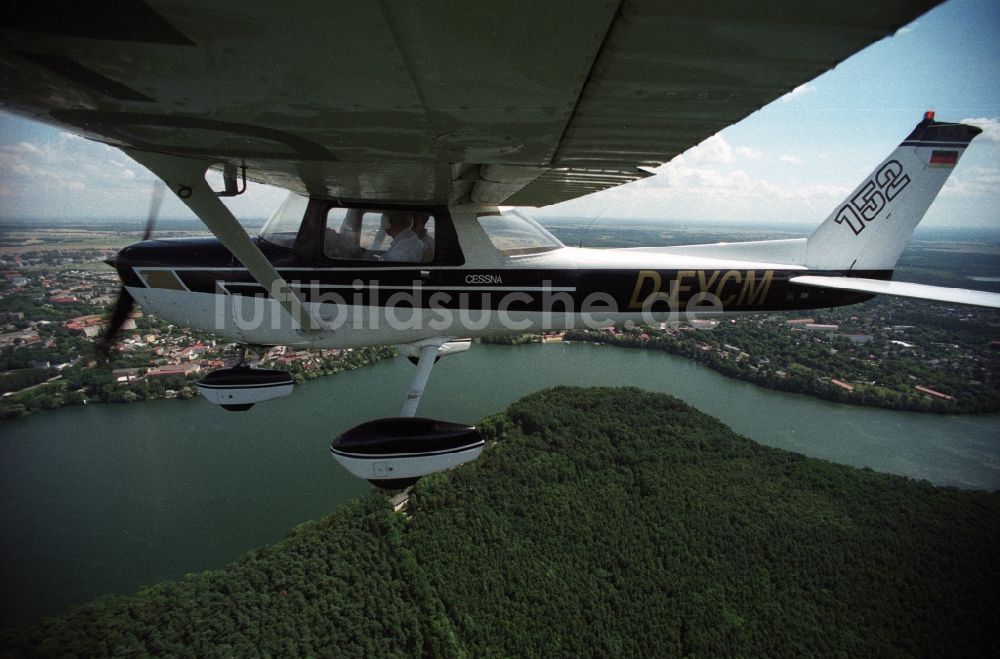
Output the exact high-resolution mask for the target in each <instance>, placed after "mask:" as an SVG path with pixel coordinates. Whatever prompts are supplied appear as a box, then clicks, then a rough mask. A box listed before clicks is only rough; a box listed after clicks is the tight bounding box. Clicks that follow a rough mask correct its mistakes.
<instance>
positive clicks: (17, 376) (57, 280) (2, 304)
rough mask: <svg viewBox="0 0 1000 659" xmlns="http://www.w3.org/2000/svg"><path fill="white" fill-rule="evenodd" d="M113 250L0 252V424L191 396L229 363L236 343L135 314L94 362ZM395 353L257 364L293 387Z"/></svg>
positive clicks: (289, 356) (274, 353)
mask: <svg viewBox="0 0 1000 659" xmlns="http://www.w3.org/2000/svg"><path fill="white" fill-rule="evenodd" d="M19 242H20V241H19ZM111 242H113V241H111ZM114 251H115V249H114V248H113V247H89V246H86V247H83V246H80V245H79V244H70V245H69V246H62V245H60V243H59V242H58V241H31V242H30V243H29V244H26V245H25V244H19V245H14V246H12V245H11V244H10V241H5V244H4V245H3V246H2V247H0V271H2V272H3V279H2V281H0V419H3V418H11V417H16V416H21V415H24V414H29V413H31V412H36V411H39V410H47V409H54V408H57V407H62V406H64V405H79V404H90V403H96V402H116V403H125V402H132V401H139V400H152V399H158V398H191V397H193V396H195V395H196V391H195V388H194V386H193V381H194V380H195V379H197V378H198V377H200V376H201V375H203V374H204V372H205V371H208V370H211V369H213V368H218V367H222V366H227V365H231V364H232V363H234V362H235V360H236V358H237V352H236V346H235V344H231V343H222V342H219V341H217V340H216V339H215V338H214V337H212V336H211V335H208V334H204V333H200V332H196V331H192V330H190V329H188V328H184V327H176V326H174V325H169V324H166V323H164V322H162V321H160V320H159V319H157V318H155V317H153V316H150V315H147V314H144V313H143V312H142V311H141V310H137V311H135V312H133V313H132V315H131V317H130V318H129V319H128V321H126V323H125V325H124V326H123V328H122V332H121V334H120V335H119V341H118V345H117V349H116V351H115V352H114V354H113V355H112V357H111V363H110V364H102V363H99V360H98V359H97V356H96V350H95V348H96V341H97V339H98V338H99V337H101V336H102V333H103V332H104V331H105V330H106V328H107V321H106V317H107V314H108V311H109V309H110V305H112V304H113V303H114V300H115V298H116V296H117V294H118V290H119V287H120V285H121V284H120V282H119V280H118V277H117V275H116V274H115V273H114V271H113V270H112V269H111V267H110V266H108V265H106V264H104V263H103V261H104V259H106V258H108V257H110V256H111V255H112V254H113V253H114ZM394 355H395V351H394V350H393V349H392V348H387V347H379V348H360V349H344V350H338V349H328V350H292V349H288V348H285V347H284V346H276V347H273V348H270V349H269V350H267V351H266V352H265V353H264V354H262V355H258V357H260V363H261V364H262V365H265V366H268V367H270V368H277V369H282V370H286V371H289V372H291V373H292V374H293V377H294V378H295V380H296V382H297V383H302V382H304V381H306V380H310V379H313V378H317V377H321V376H324V375H332V374H335V373H339V372H341V371H345V370H350V369H354V368H358V367H361V366H364V365H367V364H370V363H372V362H374V361H376V360H379V359H384V358H386V357H391V356H394Z"/></svg>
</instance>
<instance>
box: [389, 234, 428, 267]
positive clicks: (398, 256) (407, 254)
mask: <svg viewBox="0 0 1000 659" xmlns="http://www.w3.org/2000/svg"><path fill="white" fill-rule="evenodd" d="M423 258H424V241H422V240H420V238H417V234H415V233H413V230H412V229H403V230H402V231H400V232H399V233H398V234H396V237H395V238H393V240H392V244H391V245H389V249H387V250H385V252H384V253H383V254H382V260H383V261H404V262H407V263H420V262H421V261H423Z"/></svg>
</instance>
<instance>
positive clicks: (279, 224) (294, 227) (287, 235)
mask: <svg viewBox="0 0 1000 659" xmlns="http://www.w3.org/2000/svg"><path fill="white" fill-rule="evenodd" d="M308 205H309V198H308V197H303V196H301V195H297V194H295V193H294V192H291V193H289V194H288V197H287V198H286V199H285V201H284V202H282V204H281V206H279V207H278V210H276V211H275V212H274V215H272V216H271V217H270V219H268V221H267V222H265V223H264V227H263V228H262V229H261V230H260V237H261V238H263V239H264V240H266V241H267V242H269V243H271V244H272V245H278V246H279V247H287V248H289V249H291V248H292V246H293V245H294V244H295V236H297V235H298V233H299V227H300V226H302V218H303V217H304V216H305V213H306V206H308Z"/></svg>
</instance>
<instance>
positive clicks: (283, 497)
mask: <svg viewBox="0 0 1000 659" xmlns="http://www.w3.org/2000/svg"><path fill="white" fill-rule="evenodd" d="M412 373H413V366H412V365H411V364H410V363H409V362H408V361H406V360H404V359H402V358H397V359H392V360H385V361H382V362H379V363H377V364H374V365H372V366H370V367H366V368H363V369H360V370H357V371H351V372H348V373H343V374H340V375H337V376H333V377H327V378H323V379H320V380H315V381H312V382H310V383H308V384H306V385H303V386H300V387H297V388H296V392H295V394H294V395H293V396H291V397H288V398H284V399H280V400H276V401H271V402H268V403H265V404H261V405H258V406H257V407H255V408H254V409H252V410H250V411H249V412H245V413H233V412H226V411H224V410H221V409H219V408H216V407H215V406H213V405H211V404H209V403H207V402H205V401H203V400H200V399H193V400H187V401H181V400H170V401H150V402H143V403H132V404H128V405H90V406H86V407H76V408H67V409H62V410H57V411H53V412H45V413H42V414H38V415H35V416H32V417H27V418H23V419H16V420H13V421H7V422H3V423H2V424H0V465H2V466H0V469H2V470H3V478H2V482H0V523H2V524H3V528H4V530H5V532H4V540H3V543H2V545H0V570H2V572H0V578H2V580H3V590H2V595H0V624H2V625H3V626H9V625H18V624H25V623H30V622H32V621H34V620H37V619H38V618H39V617H40V616H42V615H46V614H51V613H57V612H59V611H60V610H62V609H63V608H65V607H66V606H68V605H70V604H74V603H79V602H83V601H87V600H88V599H91V598H93V597H95V596H98V595H101V594H103V593H107V592H125V593H127V592H133V591H135V590H136V589H138V588H140V587H142V586H144V585H150V584H152V583H155V582H157V581H161V580H164V579H175V578H179V577H182V576H183V575H184V574H186V573H189V572H198V571H202V570H205V569H213V568H218V567H221V566H223V565H225V564H226V563H228V562H230V561H233V560H235V559H237V558H238V557H239V556H240V555H242V554H243V553H244V552H246V551H247V550H249V549H252V548H255V547H260V546H264V545H268V544H271V543H274V542H277V541H279V540H281V539H282V538H283V537H284V536H285V534H286V533H287V531H288V530H289V529H290V528H291V527H293V526H294V525H296V524H299V523H301V522H304V521H306V520H309V519H316V518H318V517H321V516H323V515H325V514H326V513H328V512H330V511H331V510H332V509H333V508H335V507H336V506H337V505H339V504H340V503H342V502H344V501H346V500H348V499H350V498H352V497H355V496H357V495H359V494H362V493H364V492H366V491H368V489H369V485H368V484H367V483H366V482H364V481H360V480H357V479H355V478H353V477H351V476H350V475H348V474H347V473H346V472H345V471H344V470H343V469H341V468H340V466H339V465H338V464H337V463H336V462H335V461H334V460H333V458H332V457H331V456H330V454H329V452H328V447H329V443H330V441H331V440H332V439H333V438H334V437H335V436H336V435H338V434H339V433H340V432H342V431H344V430H346V429H347V428H349V427H351V426H353V425H356V424H358V423H361V422H362V421H365V420H368V419H372V418H376V417H381V416H395V415H396V414H398V412H399V408H400V406H401V404H402V400H403V395H404V393H405V391H406V388H407V387H408V385H409V379H410V377H411V375H412ZM561 384H564V385H581V386H591V385H613V386H618V385H631V386H636V387H640V388H643V389H647V390H651V391H659V392H665V393H669V394H672V395H674V396H677V397H678V398H681V399H683V400H684V401H686V402H688V403H690V404H692V405H694V406H695V407H697V408H698V409H700V410H702V411H703V412H706V413H708V414H711V415H713V416H715V417H718V418H719V419H721V420H722V421H723V422H725V423H727V424H728V425H730V426H731V427H732V428H733V429H734V430H736V431H737V432H739V433H741V434H744V435H746V436H748V437H751V438H753V439H755V440H757V441H758V442H761V443H763V444H767V445H770V446H776V447H780V448H785V449H789V450H793V451H799V452H801V453H805V454H807V455H810V456H814V457H819V458H825V459H828V460H833V461H836V462H840V463H844V464H850V465H856V466H867V467H871V468H872V469H875V470H877V471H883V472H889V473H895V474H903V475H906V476H911V477H913V478H919V479H926V480H929V481H931V482H934V483H937V484H942V485H952V486H958V487H963V488H977V489H989V490H994V489H1000V416H996V415H992V416H974V417H972V416H936V415H925V414H916V413H907V412H894V411H889V410H880V409H873V408H863V407H857V406H848V405H838V404H835V403H829V402H826V401H820V400H815V399H811V398H808V397H805V396H799V395H795V394H788V393H782V392H776V391H770V390H767V389H761V388H758V387H755V386H753V385H750V384H748V383H745V382H740V381H737V380H731V379H729V378H725V377H723V376H721V375H719V374H718V373H716V372H714V371H712V370H710V369H708V368H706V367H704V366H700V365H698V364H695V363H693V362H691V361H688V360H686V359H683V358H680V357H675V356H672V355H667V354H665V353H659V352H652V351H644V350H629V349H625V348H616V347H613V346H595V345H587V344H546V345H538V344H535V345H527V346H516V347H510V346H491V345H473V347H472V349H471V350H470V351H469V352H468V353H464V354H460V355H457V356H454V357H449V358H447V359H444V360H442V361H441V362H440V363H439V364H438V365H437V366H436V367H435V369H434V372H433V373H432V375H431V379H430V383H429V384H428V386H427V390H426V392H425V394H424V399H423V402H422V403H421V408H420V414H421V416H430V417H436V418H441V419H447V420H452V421H464V422H470V423H472V422H476V421H478V420H479V419H481V418H482V417H484V416H486V415H488V414H491V413H493V412H496V411H498V410H501V409H503V408H504V407H506V406H507V405H509V404H510V403H512V402H513V401H515V400H517V399H518V398H521V397H522V396H524V395H526V394H528V393H531V392H533V391H537V390H539V389H543V388H546V387H552V386H555V385H561Z"/></svg>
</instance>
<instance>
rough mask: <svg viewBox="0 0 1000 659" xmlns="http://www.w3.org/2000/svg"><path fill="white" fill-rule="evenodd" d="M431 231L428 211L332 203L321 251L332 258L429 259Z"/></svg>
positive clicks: (383, 260) (402, 260)
mask: <svg viewBox="0 0 1000 659" xmlns="http://www.w3.org/2000/svg"><path fill="white" fill-rule="evenodd" d="M434 235H435V234H434V217H433V215H432V214H430V213H425V212H419V211H400V210H376V209H373V210H367V209H357V208H351V209H346V208H337V207H333V208H330V209H329V211H328V213H327V217H326V224H325V228H324V231H323V254H324V255H325V256H326V257H327V258H329V259H334V260H361V261H381V262H385V263H430V262H431V261H433V260H434Z"/></svg>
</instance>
